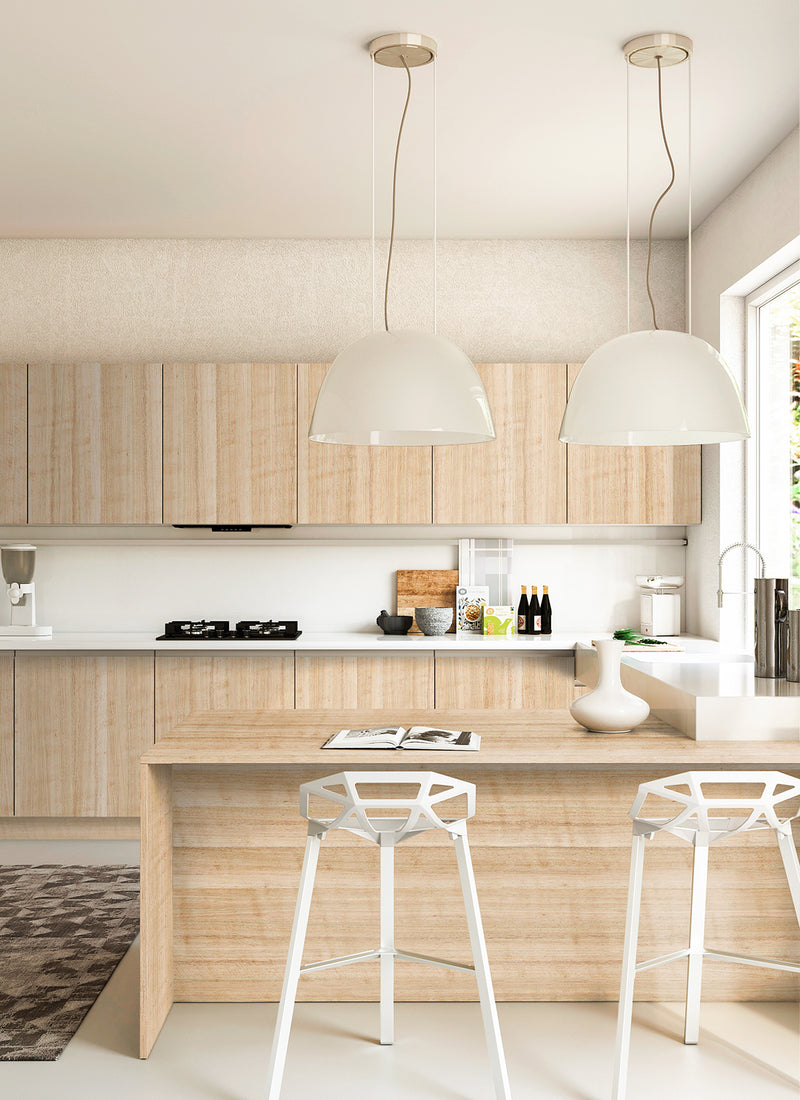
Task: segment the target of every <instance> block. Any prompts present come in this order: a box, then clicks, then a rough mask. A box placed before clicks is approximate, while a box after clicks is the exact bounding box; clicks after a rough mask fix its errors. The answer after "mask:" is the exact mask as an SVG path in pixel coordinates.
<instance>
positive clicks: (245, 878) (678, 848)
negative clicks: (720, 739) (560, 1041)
mask: <svg viewBox="0 0 800 1100" xmlns="http://www.w3.org/2000/svg"><path fill="white" fill-rule="evenodd" d="M401 756H402V754H400V753H398V754H397V758H395V757H393V758H392V761H391V765H390V766H392V765H393V766H395V767H413V766H414V763H413V757H412V758H410V759H406V758H402V759H399V758H400V757H401ZM409 756H410V754H409ZM374 766H375V767H386V766H387V758H386V755H385V754H380V761H378V760H377V759H376V762H375V765H374ZM426 766H427V767H429V766H430V765H426ZM438 766H439V768H440V769H441V770H443V771H446V772H447V773H448V774H452V775H455V776H459V775H461V776H463V778H466V779H470V780H472V781H474V782H476V783H477V786H478V812H477V815H476V817H475V818H474V819H472V820H471V821H470V824H469V832H470V842H471V847H472V854H473V860H474V863H475V874H476V879H477V885H478V892H479V897H480V903H481V910H482V913H483V918H484V923H485V929H486V938H487V943H488V950H489V958H490V962H491V965H492V973H493V978H494V983H495V988H496V993H497V996H498V999H499V1000H503V1001H529V1000H542V1001H549V1000H564V1001H579V1000H609V1001H613V1000H616V997H617V994H618V987H619V973H620V963H621V958H622V938H623V929H624V918H625V903H626V891H627V882H628V864H629V854H630V839H631V826H630V821H629V819H628V817H627V811H628V809H629V807H630V805H631V802H632V800H633V797H634V794H635V791H636V788H637V786H638V784H639V783H641V782H644V781H646V780H651V779H654V778H657V777H659V776H660V775H663V774H665V773H664V769H663V767H662V768H657V769H656V768H650V769H643V768H642V767H641V766H637V767H629V768H625V767H622V766H618V767H614V768H612V767H587V768H571V767H564V768H561V767H533V768H531V767H519V766H518V767H506V766H502V765H498V766H486V767H482V766H481V765H477V764H473V765H472V766H470V767H465V768H463V769H460V768H459V766H458V761H457V760H455V759H454V758H453V756H447V757H446V758H445V759H444V760H442V762H441V764H439V765H438ZM329 770H331V771H333V770H335V769H334V768H331V769H329ZM674 770H679V769H677V768H676V769H674ZM323 771H324V768H322V767H320V766H319V765H308V766H302V767H300V766H291V767H288V766H287V767H279V768H276V767H267V766H259V765H244V766H236V765H226V766H224V767H222V766H215V765H208V766H176V767H175V789H174V799H175V811H174V812H175V824H174V830H175V832H174V836H175V849H174V886H175V902H174V906H175V910H174V912H175V926H174V934H175V940H174V943H175V948H174V950H175V999H176V1000H181V1001H184V1000H185V1001H229V1000H233V1001H258V1000H266V1001H276V1000H277V999H278V997H279V994H280V986H281V980H282V975H283V967H284V962H285V957H286V950H287V946H288V941H289V933H290V929H291V922H292V914H293V911H294V904H295V898H296V891H297V885H298V882H299V875H300V865H301V861H302V854H303V844H304V839H305V832H306V830H305V827H304V821H303V819H302V818H300V816H299V814H298V810H297V788H298V786H299V785H300V783H302V782H304V781H306V780H308V779H311V778H314V777H318V776H319V775H320V774H323ZM690 883H691V847H690V846H689V845H687V844H683V843H681V842H680V841H677V840H674V839H673V838H670V837H661V838H659V839H658V840H657V841H655V842H654V843H653V844H652V845H651V847H650V849H649V851H648V856H647V862H646V866H645V896H644V902H643V912H642V926H641V937H640V957H641V958H645V957H649V956H652V955H658V954H663V953H666V952H669V951H673V950H677V949H678V948H681V947H684V946H686V937H687V933H688V927H689V892H690ZM397 929H398V943H399V944H400V945H401V946H402V947H404V948H408V949H411V950H414V951H418V952H420V953H422V954H430V955H439V956H442V955H444V956H446V957H449V958H453V959H455V960H463V961H469V958H470V952H469V940H468V934H467V928H466V922H465V920H464V915H463V906H462V902H461V895H460V889H459V884H458V876H457V872H456V866H455V855H454V852H453V850H452V845H451V844H450V842H449V841H448V839H447V838H446V837H445V836H444V835H439V834H428V835H426V836H423V837H420V838H418V839H415V840H414V841H413V842H409V843H407V844H404V845H401V847H400V848H398V851H397ZM796 939H797V924H796V919H795V917H794V914H793V911H792V906H791V900H790V897H789V893H788V890H787V888H786V882H785V879H784V876H783V871H782V868H781V863H780V858H779V855H778V851H777V845H776V844H775V843H774V839H773V838H772V836H771V834H770V833H768V832H766V833H756V834H749V835H748V836H746V837H742V838H738V837H734V838H731V840H729V841H726V842H725V844H724V845H718V846H716V847H715V848H714V851H713V852H712V860H711V881H710V889H709V915H708V935H707V942H708V944H709V946H710V947H714V948H727V949H729V950H739V951H743V952H745V953H747V954H757V955H764V956H772V957H781V956H788V957H792V952H793V949H794V948H796ZM377 942H378V850H377V848H376V847H375V846H373V845H370V844H368V843H366V842H364V841H360V840H359V839H358V838H355V837H352V836H350V835H349V834H345V833H340V834H335V835H331V836H330V837H329V838H327V839H326V840H325V842H324V843H323V847H322V853H321V857H320V866H319V873H318V878H317V883H316V886H315V892H314V901H313V904H312V911H311V920H310V924H309V932H308V939H307V946H306V952H305V958H306V960H307V961H310V960H313V959H315V958H325V957H329V956H331V955H344V954H348V953H351V952H355V951H360V950H365V949H367V948H370V947H373V946H375V945H376V944H377ZM685 973H686V968H685V963H683V962H679V963H675V964H670V965H669V966H666V967H663V968H660V969H658V970H654V971H646V972H643V973H642V974H641V975H640V976H639V978H638V979H637V997H638V998H641V999H642V1000H678V999H680V998H681V997H682V996H683V990H684V985H685ZM396 981H397V998H398V999H399V1000H406V1001H461V1000H473V999H475V998H476V991H475V988H474V981H473V980H472V978H471V977H470V975H467V974H464V973H459V972H456V971H445V970H442V971H439V970H432V969H431V968H427V967H416V966H413V965H412V964H410V963H409V964H407V965H405V964H404V965H403V966H398V968H397V978H396ZM799 991H800V982H799V981H798V977H797V976H796V975H790V974H785V973H780V972H775V971H760V970H757V969H756V968H749V967H736V966H723V965H721V964H720V965H718V966H713V967H712V966H709V967H708V968H707V974H706V976H705V986H704V996H705V997H707V998H708V999H710V1000H715V999H716V1000H740V999H741V1000H759V999H767V1000H781V999H784V1000H791V999H795V998H797V996H798V992H799ZM299 997H300V999H301V1000H308V1001H327V1000H331V1001H337V1000H341V1001H374V1000H377V997H378V972H377V968H375V967H373V966H370V965H369V964H364V965H363V966H358V967H347V968H343V969H341V970H328V971H321V972H318V973H315V974H312V975H308V976H307V977H305V978H304V979H303V980H302V981H301V983H300V989H299Z"/></svg>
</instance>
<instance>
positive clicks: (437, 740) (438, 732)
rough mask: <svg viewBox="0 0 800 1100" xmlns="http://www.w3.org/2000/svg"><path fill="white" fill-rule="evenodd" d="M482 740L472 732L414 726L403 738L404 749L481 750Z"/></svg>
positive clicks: (402, 746)
mask: <svg viewBox="0 0 800 1100" xmlns="http://www.w3.org/2000/svg"><path fill="white" fill-rule="evenodd" d="M480 745H481V739H480V737H479V735H478V734H477V733H473V732H472V731H471V730H442V729H437V728H435V727H434V726H412V727H411V729H410V730H409V731H408V733H407V734H406V735H405V737H404V738H403V743H402V745H401V748H404V749H479V748H480Z"/></svg>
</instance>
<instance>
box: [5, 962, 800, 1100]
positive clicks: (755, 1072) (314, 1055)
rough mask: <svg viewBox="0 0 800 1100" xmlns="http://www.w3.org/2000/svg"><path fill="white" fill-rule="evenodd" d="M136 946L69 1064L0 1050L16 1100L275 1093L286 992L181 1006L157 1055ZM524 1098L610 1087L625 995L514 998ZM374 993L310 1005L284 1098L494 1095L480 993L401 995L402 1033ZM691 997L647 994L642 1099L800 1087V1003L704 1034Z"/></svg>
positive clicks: (579, 1097) (598, 1092) (225, 1097)
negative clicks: (692, 1038) (683, 1010)
mask: <svg viewBox="0 0 800 1100" xmlns="http://www.w3.org/2000/svg"><path fill="white" fill-rule="evenodd" d="M137 980H138V945H136V944H135V945H134V946H133V947H132V948H131V950H130V951H129V952H128V954H127V955H126V957H125V959H124V960H123V962H122V963H121V964H120V966H119V967H118V969H117V971H116V973H115V974H114V976H113V977H112V979H111V981H110V982H109V984H108V985H107V986H106V989H105V990H104V992H103V993H102V995H101V996H100V998H99V999H98V1000H97V1002H96V1004H95V1005H94V1007H93V1008H92V1010H91V1012H90V1013H89V1015H88V1016H87V1017H86V1020H85V1021H84V1023H83V1026H82V1027H81V1028H80V1030H79V1031H78V1034H77V1035H76V1036H75V1038H74V1039H73V1040H72V1042H71V1043H70V1044H69V1046H68V1047H67V1049H66V1051H65V1052H64V1054H62V1056H61V1058H60V1059H59V1061H58V1062H38V1063H37V1062H5V1063H0V1097H3V1100H53V1098H58V1100H143V1098H146V1100H190V1098H193V1100H203V1098H207V1100H263V1096H264V1085H265V1072H266V1066H267V1058H268V1054H269V1043H270V1038H271V1034H272V1027H273V1023H274V1020H275V1006H274V1005H231V1004H227V1005H175V1007H174V1008H173V1010H172V1012H171V1014H170V1016H169V1018H168V1020H167V1023H166V1025H165V1027H164V1030H163V1031H162V1033H161V1036H160V1037H159V1039H158V1042H157V1043H156V1046H155V1048H154V1050H153V1053H152V1054H151V1056H150V1058H149V1059H148V1060H147V1061H140V1060H139V1059H138V1058H137V1057H136V1050H137V1021H136V1012H137V999H138V998H137ZM500 1021H501V1025H502V1028H503V1035H504V1040H505V1044H506V1054H507V1058H508V1068H509V1075H510V1078H511V1087H512V1090H513V1096H514V1100H608V1096H609V1089H610V1078H611V1061H612V1057H613V1044H614V1026H615V1006H614V1005H612V1004H505V1005H501V1006H500ZM376 1024H377V1009H376V1007H375V1006H373V1005H321V1004H315V1005H300V1006H299V1007H298V1010H297V1015H296V1017H295V1028H294V1031H293V1033H292V1040H291V1043H290V1046H289V1061H288V1067H287V1073H286V1080H285V1086H284V1090H283V1098H282V1100H308V1098H310V1097H318V1096H323V1097H330V1098H331V1100H344V1098H347V1100H376V1097H380V1100H491V1097H492V1090H491V1084H490V1080H489V1075H488V1067H487V1062H486V1057H485V1051H484V1046H483V1035H482V1031H481V1022H480V1012H479V1009H478V1006H477V1005H474V1004H469V1005H462V1004H457V1005H416V1004H415V1005H408V1004H403V1005H398V1006H397V1042H396V1043H395V1045H394V1046H393V1047H381V1046H379V1045H378V1044H377V1043H376V1041H375V1028H376ZM679 1034H680V1007H679V1006H677V1005H639V1006H637V1012H636V1024H635V1027H634V1035H633V1058H632V1071H631V1082H630V1089H629V1098H630V1100H677V1098H680V1100H745V1098H747V1100H751V1098H753V1100H789V1098H792V1100H797V1097H798V1096H800V1012H799V1011H798V1006H797V1005H792V1004H709V1005H705V1006H704V1008H703V1031H702V1033H701V1039H700V1045H699V1046H697V1047H684V1046H683V1044H682V1043H681V1042H680V1041H679Z"/></svg>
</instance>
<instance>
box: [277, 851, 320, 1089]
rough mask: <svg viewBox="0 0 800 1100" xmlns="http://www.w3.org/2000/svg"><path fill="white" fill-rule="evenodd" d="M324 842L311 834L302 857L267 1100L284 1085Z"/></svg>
mask: <svg viewBox="0 0 800 1100" xmlns="http://www.w3.org/2000/svg"><path fill="white" fill-rule="evenodd" d="M321 841H322V836H321V835H320V834H311V833H309V835H308V839H307V840H306V850H305V855H304V856H303V870H302V871H301V873H300V887H299V889H298V891H297V905H296V907H295V911H294V923H293V924H292V936H291V939H290V940H289V956H288V958H287V960H286V971H285V974H284V977H283V989H282V990H281V1001H280V1005H279V1006H278V1018H277V1020H276V1022H275V1035H274V1036H273V1039H272V1052H271V1054H270V1058H269V1069H268V1070H267V1100H278V1098H279V1096H280V1094H281V1085H282V1084H283V1071H284V1068H285V1066H286V1049H287V1047H288V1045H289V1031H290V1030H291V1027H292V1016H293V1014H294V1002H295V997H296V996H297V982H298V979H299V978H300V966H301V964H302V962H303V945H304V944H305V939H306V928H307V927H308V914H309V910H310V908H311V893H312V891H313V889H314V877H315V875H316V873H317V860H318V858H319V848H320V843H321Z"/></svg>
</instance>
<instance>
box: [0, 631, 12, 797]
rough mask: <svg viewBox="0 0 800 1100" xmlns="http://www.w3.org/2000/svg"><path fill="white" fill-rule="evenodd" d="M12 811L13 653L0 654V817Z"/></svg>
mask: <svg viewBox="0 0 800 1100" xmlns="http://www.w3.org/2000/svg"><path fill="white" fill-rule="evenodd" d="M13 813H14V655H13V653H3V654H2V655H0V817H10V816H11V814H13Z"/></svg>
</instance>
